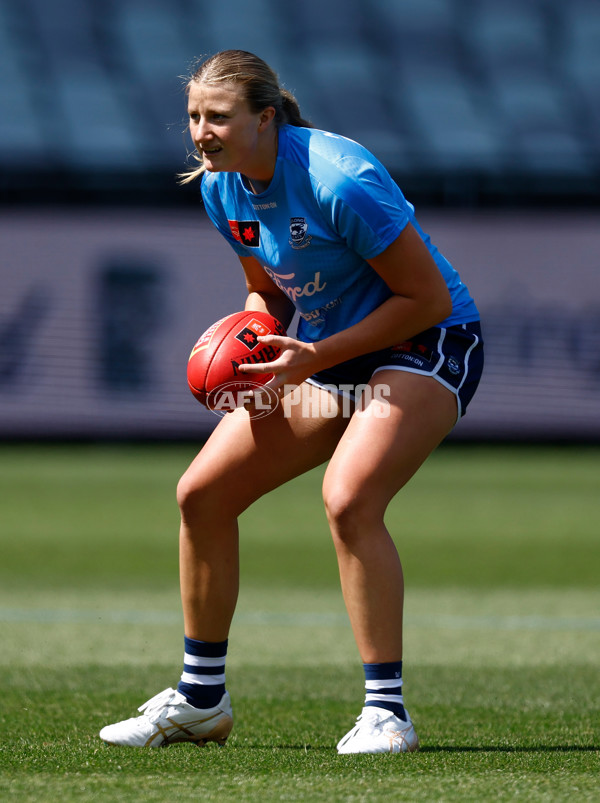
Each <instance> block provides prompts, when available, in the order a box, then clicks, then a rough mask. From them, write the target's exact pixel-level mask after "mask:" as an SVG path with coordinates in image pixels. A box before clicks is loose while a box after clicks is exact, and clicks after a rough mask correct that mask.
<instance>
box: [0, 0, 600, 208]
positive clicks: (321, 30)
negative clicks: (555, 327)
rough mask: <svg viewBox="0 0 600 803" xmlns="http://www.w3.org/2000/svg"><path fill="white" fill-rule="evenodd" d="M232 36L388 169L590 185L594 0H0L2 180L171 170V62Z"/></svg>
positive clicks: (598, 78)
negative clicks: (292, 0) (210, 0)
mask: <svg viewBox="0 0 600 803" xmlns="http://www.w3.org/2000/svg"><path fill="white" fill-rule="evenodd" d="M230 47H234V48H243V49H247V50H252V51H254V52H256V53H258V54H260V55H261V56H263V57H264V58H265V59H266V60H267V61H268V62H269V63H270V64H271V65H272V66H273V67H274V68H275V69H276V70H277V72H278V73H279V74H280V77H281V79H282V82H283V84H284V85H285V86H287V87H288V88H290V89H291V90H292V91H294V92H295V94H296V95H297V97H298V99H299V101H300V104H301V108H302V110H303V112H304V113H305V115H306V116H308V117H310V118H311V119H312V121H313V123H314V124H315V125H317V126H319V127H323V128H329V129H331V130H335V131H338V132H339V133H342V134H345V135H347V136H349V137H351V138H353V139H357V140H359V141H361V142H363V143H364V144H365V145H366V146H367V147H369V148H370V149H371V150H373V151H374V152H375V153H376V155H378V156H379V157H380V158H381V159H382V160H383V161H384V162H385V163H386V164H387V165H388V167H389V168H390V169H391V170H392V172H394V173H397V174H398V175H401V176H409V175H415V176H421V177H422V176H429V177H432V176H433V177H436V176H437V177H440V178H444V180H446V179H447V178H448V177H449V176H450V177H451V176H453V175H456V176H471V177H478V179H480V180H481V181H482V182H483V184H485V182H486V180H493V179H494V178H497V177H499V176H500V177H502V176H511V177H513V178H515V179H516V180H518V182H520V185H521V186H527V185H529V186H531V184H530V182H531V179H532V178H534V179H535V180H539V179H544V178H547V179H548V182H547V183H545V184H544V183H543V184H542V185H540V186H544V187H545V188H546V189H547V188H548V187H550V186H551V183H552V180H555V179H558V180H559V184H560V186H561V187H562V188H563V189H564V188H567V190H568V187H569V186H570V184H569V182H572V186H573V187H574V188H577V189H578V190H579V191H583V192H587V193H592V194H593V193H594V192H596V191H597V183H598V178H599V175H600V4H599V3H598V2H597V0H568V1H567V0H502V2H498V0H402V2H397V0H303V2H302V3H290V4H287V3H281V2H280V0H219V2H218V3H207V2H203V1H202V0H122V2H121V1H120V0H85V2H82V1H81V0H54V2H52V3H48V2H47V0H0V171H1V172H2V174H3V175H4V178H3V188H4V189H7V188H8V189H9V190H10V188H11V186H13V184H14V185H16V184H17V183H18V182H21V181H22V180H23V176H26V175H30V176H36V175H37V176H41V175H43V174H44V172H46V173H49V174H51V175H55V176H56V175H60V176H62V177H63V179H64V180H66V181H67V180H68V181H70V182H73V183H74V184H78V183H79V184H81V185H83V186H85V185H86V182H91V183H93V181H92V178H93V177H94V176H95V177H96V179H97V178H98V176H99V175H101V176H104V181H105V183H106V184H107V186H110V185H111V181H113V182H114V183H115V188H116V189H118V186H119V183H121V184H122V183H123V181H126V180H128V179H129V178H130V177H131V176H132V175H141V174H145V175H148V176H152V175H156V176H158V175H162V174H165V173H168V174H169V175H172V174H173V173H174V172H177V171H178V170H179V169H181V167H182V166H183V162H184V160H185V156H186V150H187V149H188V143H187V142H186V137H185V107H184V104H185V98H184V93H183V86H184V81H183V78H182V76H185V75H186V74H189V71H190V69H191V66H192V64H193V63H194V59H196V58H198V57H200V56H203V55H206V54H210V53H213V52H215V51H217V50H221V49H225V48H230Z"/></svg>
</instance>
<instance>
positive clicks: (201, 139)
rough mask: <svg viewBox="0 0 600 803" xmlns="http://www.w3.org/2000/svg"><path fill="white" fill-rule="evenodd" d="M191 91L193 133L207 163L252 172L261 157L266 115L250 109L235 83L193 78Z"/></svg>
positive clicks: (214, 169) (216, 169) (213, 167)
mask: <svg viewBox="0 0 600 803" xmlns="http://www.w3.org/2000/svg"><path fill="white" fill-rule="evenodd" d="M188 93H189V94H188V115H189V125H190V134H191V136H192V141H193V143H194V145H195V146H196V149H197V151H198V153H199V154H200V156H201V157H202V162H203V164H204V167H205V168H206V169H207V170H210V171H211V172H220V171H225V172H237V173H244V174H248V173H251V172H252V170H253V169H254V168H255V166H256V162H257V160H259V159H260V148H259V138H260V133H261V132H262V131H264V125H263V119H262V118H263V115H262V114H260V113H259V114H253V113H252V112H251V111H250V108H249V106H248V103H247V101H246V100H245V98H243V97H242V95H241V91H240V89H238V87H237V86H236V85H235V84H203V83H200V82H198V81H192V82H191V83H190V85H189V87H188Z"/></svg>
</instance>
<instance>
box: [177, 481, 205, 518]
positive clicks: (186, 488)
mask: <svg viewBox="0 0 600 803" xmlns="http://www.w3.org/2000/svg"><path fill="white" fill-rule="evenodd" d="M209 503H210V494H209V493H208V490H207V488H205V486H204V483H203V482H202V481H201V479H199V477H198V476H197V475H196V474H195V473H193V472H191V471H186V473H185V474H184V475H183V476H182V477H181V479H180V480H179V482H178V483H177V504H178V505H179V510H180V513H181V518H182V520H183V521H189V520H192V519H193V518H195V517H197V516H200V515H202V514H203V511H205V510H206V507H207V505H208V504H209Z"/></svg>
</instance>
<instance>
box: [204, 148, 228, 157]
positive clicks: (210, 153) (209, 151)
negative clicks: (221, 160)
mask: <svg viewBox="0 0 600 803" xmlns="http://www.w3.org/2000/svg"><path fill="white" fill-rule="evenodd" d="M222 150H223V148H222V147H221V146H220V145H217V146H216V147H215V148H202V155H203V156H208V158H209V159H210V158H211V156H216V155H217V153H221V151H222Z"/></svg>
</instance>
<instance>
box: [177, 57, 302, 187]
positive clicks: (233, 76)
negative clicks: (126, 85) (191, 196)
mask: <svg viewBox="0 0 600 803" xmlns="http://www.w3.org/2000/svg"><path fill="white" fill-rule="evenodd" d="M192 81H197V82H198V83H204V84H217V83H229V84H237V85H238V86H241V87H243V89H244V92H243V96H244V99H245V100H246V102H247V103H248V106H249V107H250V111H251V112H252V113H253V114H258V113H259V112H261V111H262V110H263V109H265V108H267V106H272V107H273V108H274V109H275V125H276V126H277V127H279V126H280V125H286V124H287V125H295V126H301V127H305V128H312V124H311V123H310V122H309V121H308V120H305V119H304V118H303V117H302V115H301V114H300V107H299V106H298V101H297V100H296V98H295V97H294V96H293V95H292V93H291V92H289V91H288V90H287V89H283V87H281V86H280V85H279V78H278V77H277V73H275V72H274V71H273V70H272V69H271V68H270V67H269V65H268V64H267V63H266V62H265V61H263V60H262V59H261V58H259V57H258V56H255V55H254V54H253V53H249V52H248V51H247V50H222V51H221V52H220V53H216V54H215V55H214V56H210V58H207V59H206V60H205V61H202V62H201V63H200V65H199V66H198V67H197V68H196V69H195V70H194V72H193V73H192V74H191V75H190V76H189V78H188V79H187V87H186V91H188V92H189V87H190V84H191V83H192ZM193 157H194V159H195V160H196V161H198V162H201V158H200V157H199V156H198V154H193ZM203 172H204V166H203V165H202V164H201V165H200V166H199V167H192V168H191V169H190V170H188V171H186V172H185V173H181V174H180V175H179V180H180V183H181V184H189V183H190V182H191V181H193V180H194V179H196V178H198V177H199V176H201V175H202V173H203Z"/></svg>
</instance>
